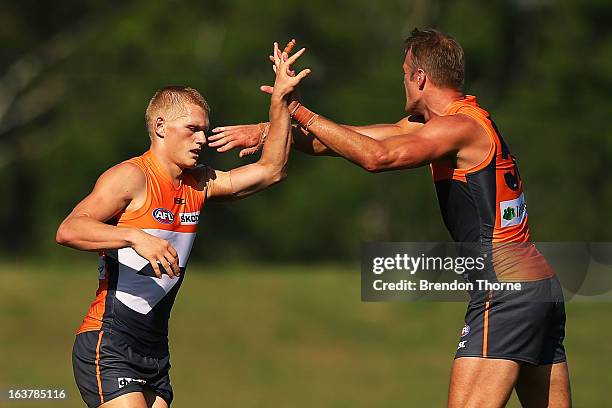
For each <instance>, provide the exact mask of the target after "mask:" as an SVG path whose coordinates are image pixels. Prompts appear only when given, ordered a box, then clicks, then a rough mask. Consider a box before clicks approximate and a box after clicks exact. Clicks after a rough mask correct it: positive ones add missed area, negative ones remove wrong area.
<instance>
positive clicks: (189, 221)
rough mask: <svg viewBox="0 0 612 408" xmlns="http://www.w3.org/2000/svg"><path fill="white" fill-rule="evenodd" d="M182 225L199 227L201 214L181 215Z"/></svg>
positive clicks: (197, 212)
mask: <svg viewBox="0 0 612 408" xmlns="http://www.w3.org/2000/svg"><path fill="white" fill-rule="evenodd" d="M179 218H180V220H181V225H197V224H198V221H199V219H200V212H199V211H196V212H190V213H180V214H179Z"/></svg>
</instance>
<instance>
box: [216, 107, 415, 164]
mask: <svg viewBox="0 0 612 408" xmlns="http://www.w3.org/2000/svg"><path fill="white" fill-rule="evenodd" d="M341 126H344V127H346V128H348V129H351V130H354V131H356V132H358V133H360V134H362V135H364V136H368V137H370V138H372V139H375V140H384V139H387V138H389V137H393V136H397V135H402V134H407V133H411V132H413V131H415V130H417V129H419V128H420V127H421V126H423V124H422V123H421V122H420V121H419V120H418V118H413V117H405V118H402V119H401V120H399V121H398V122H396V123H391V124H377V125H367V126H350V125H341ZM268 129H269V122H262V123H257V124H252V125H233V126H219V127H216V128H214V129H213V130H212V131H213V133H214V134H213V135H212V136H210V137H209V140H210V141H211V143H210V146H211V147H215V148H217V151H218V152H220V153H223V152H227V151H229V150H232V149H235V148H240V149H241V150H240V152H239V156H240V157H245V156H248V155H250V154H254V153H256V152H258V151H259V150H260V149H261V147H262V146H263V144H264V141H265V139H266V137H267V133H268ZM291 139H292V146H293V147H294V148H295V149H297V150H299V151H301V152H303V153H306V154H310V155H315V156H319V155H321V156H337V154H336V153H335V152H334V151H333V150H331V149H330V148H328V147H327V146H326V145H325V144H324V143H322V142H321V141H320V140H319V139H317V138H316V137H315V136H314V135H312V134H311V133H310V132H308V131H306V130H304V129H303V128H302V127H300V126H299V125H296V124H293V125H292V126H291Z"/></svg>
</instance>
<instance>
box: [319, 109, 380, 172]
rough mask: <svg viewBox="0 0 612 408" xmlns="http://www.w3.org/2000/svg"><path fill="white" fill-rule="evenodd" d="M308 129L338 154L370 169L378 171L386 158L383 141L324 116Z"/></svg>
mask: <svg viewBox="0 0 612 408" xmlns="http://www.w3.org/2000/svg"><path fill="white" fill-rule="evenodd" d="M308 131H309V132H310V133H312V134H313V135H314V136H315V137H316V138H317V139H319V140H320V141H321V142H322V143H324V144H325V145H326V146H328V147H329V148H330V149H332V150H333V151H335V152H336V153H337V154H339V155H340V156H343V157H345V158H346V159H348V160H350V161H352V162H353V163H355V164H357V165H359V166H361V167H363V168H364V169H366V170H368V171H376V170H377V169H378V168H379V163H380V162H382V161H385V160H386V159H385V157H386V151H385V148H384V146H383V145H382V144H381V142H379V141H378V140H375V139H373V138H371V137H368V136H365V135H362V134H361V133H358V132H356V131H354V130H352V129H350V128H349V127H346V126H343V125H339V124H337V123H334V122H332V121H330V120H328V119H326V118H324V117H322V116H319V117H317V118H316V120H315V121H314V122H313V123H312V124H310V126H309V127H308Z"/></svg>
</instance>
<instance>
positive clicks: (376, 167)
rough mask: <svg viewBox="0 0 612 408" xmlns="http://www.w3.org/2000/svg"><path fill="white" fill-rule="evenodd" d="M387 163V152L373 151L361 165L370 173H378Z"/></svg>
mask: <svg viewBox="0 0 612 408" xmlns="http://www.w3.org/2000/svg"><path fill="white" fill-rule="evenodd" d="M388 165H389V154H388V153H387V152H384V151H378V152H374V153H372V154H370V155H368V156H367V157H366V158H365V160H363V162H362V163H361V166H362V167H363V168H364V169H365V170H366V171H368V172H370V173H378V172H381V171H383V170H385V169H386V168H387V166H388Z"/></svg>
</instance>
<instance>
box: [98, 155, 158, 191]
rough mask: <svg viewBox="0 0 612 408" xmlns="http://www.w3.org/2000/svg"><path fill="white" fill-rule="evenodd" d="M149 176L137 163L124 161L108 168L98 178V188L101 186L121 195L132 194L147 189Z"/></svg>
mask: <svg viewBox="0 0 612 408" xmlns="http://www.w3.org/2000/svg"><path fill="white" fill-rule="evenodd" d="M146 183H147V178H146V176H145V174H144V172H143V171H142V170H141V169H140V168H139V167H138V166H137V165H135V164H133V163H130V162H123V163H119V164H116V165H115V166H113V167H111V168H110V169H108V170H106V171H105V172H104V173H102V175H101V176H100V177H99V178H98V181H97V182H96V188H98V187H101V188H103V189H105V190H109V192H112V193H114V194H117V195H119V196H122V197H124V196H130V197H131V196H132V195H133V194H134V193H138V192H141V191H143V190H144V189H145V187H146Z"/></svg>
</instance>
